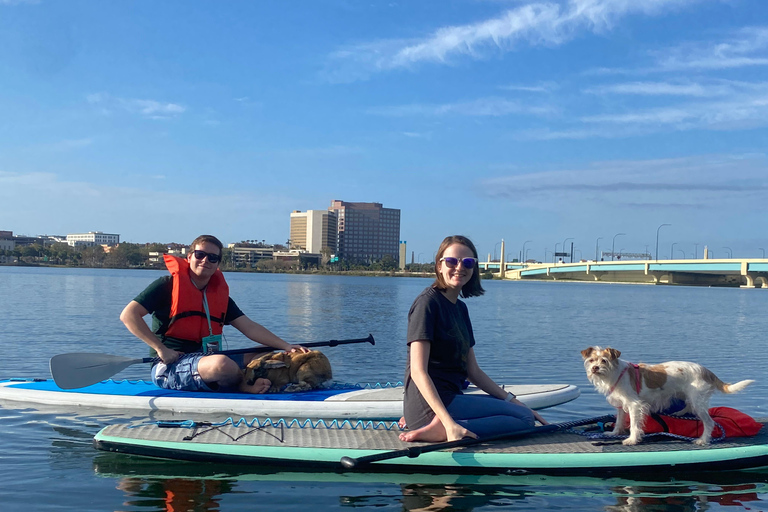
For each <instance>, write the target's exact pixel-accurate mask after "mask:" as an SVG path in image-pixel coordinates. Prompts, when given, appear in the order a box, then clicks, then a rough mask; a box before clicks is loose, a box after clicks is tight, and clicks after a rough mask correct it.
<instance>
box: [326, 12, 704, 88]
mask: <svg viewBox="0 0 768 512" xmlns="http://www.w3.org/2000/svg"><path fill="white" fill-rule="evenodd" d="M697 1H699V0H643V1H637V0H565V1H563V2H561V3H556V2H531V3H528V4H526V5H522V6H520V7H517V8H514V9H510V10H507V11H505V12H503V13H501V14H500V15H499V16H497V17H495V18H491V19H487V20H483V21H480V22H476V23H471V24H466V25H457V26H450V27H443V28H439V29H437V30H435V31H434V32H433V33H432V34H430V35H428V36H425V37H423V38H421V39H413V40H404V39H399V40H397V39H390V40H380V41H375V42H368V43H362V44H358V45H351V46H348V47H346V48H343V49H341V50H338V51H336V52H334V53H333V54H331V55H330V56H329V58H328V63H327V67H326V70H325V77H326V78H327V79H328V80H330V81H336V82H345V81H354V80H359V79H364V78H366V77H368V76H369V75H370V74H372V73H375V72H381V71H388V70H393V69H400V68H411V67H413V66H415V65H418V64H422V63H425V62H427V63H440V64H444V63H449V62H452V60H453V59H454V58H457V57H469V58H472V59H484V58H487V57H488V55H489V54H490V53H492V52H508V51H511V50H513V49H514V48H515V47H516V46H518V45H520V46H522V45H529V46H559V45H561V44H563V43H565V42H567V41H570V40H571V39H573V38H575V37H577V36H578V35H580V34H581V33H589V32H592V33H601V32H605V31H607V30H610V29H611V28H612V27H613V26H614V25H615V23H616V22H617V21H619V20H620V19H621V18H623V17H625V16H627V15H632V14H642V15H655V14H659V13H661V12H664V11H667V10H671V9H677V8H680V7H682V6H685V5H687V4H692V3H695V2H697Z"/></svg>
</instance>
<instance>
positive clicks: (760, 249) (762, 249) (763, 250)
mask: <svg viewBox="0 0 768 512" xmlns="http://www.w3.org/2000/svg"><path fill="white" fill-rule="evenodd" d="M760 250H761V251H763V259H765V249H763V248H762V247H761V248H760Z"/></svg>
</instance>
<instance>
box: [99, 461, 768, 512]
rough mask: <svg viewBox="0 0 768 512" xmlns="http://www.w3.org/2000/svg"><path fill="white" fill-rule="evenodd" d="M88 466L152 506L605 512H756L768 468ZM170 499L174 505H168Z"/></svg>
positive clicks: (129, 499)
mask: <svg viewBox="0 0 768 512" xmlns="http://www.w3.org/2000/svg"><path fill="white" fill-rule="evenodd" d="M241 469H242V472H240V470H241ZM94 471H95V473H96V474H97V475H99V476H100V477H104V478H112V479H115V481H116V482H117V483H116V485H117V488H118V489H119V490H121V491H122V492H123V493H124V505H125V506H133V507H136V509H141V510H160V511H168V510H194V511H198V510H200V511H218V510H220V505H221V497H220V495H224V494H227V495H228V498H227V500H228V501H229V498H230V497H232V496H234V495H239V496H242V497H247V496H258V497H259V498H258V500H259V507H260V508H264V507H267V506H278V507H279V506H280V505H284V504H285V503H284V501H285V500H288V499H290V498H289V497H288V496H285V495H283V494H281V491H280V490H281V489H284V488H288V489H291V490H293V491H295V493H297V494H302V493H303V495H304V497H305V499H308V500H312V501H313V503H314V504H315V506H317V507H321V508H322V507H323V506H329V507H333V508H335V507H334V502H335V505H336V506H340V507H342V508H348V507H353V508H358V509H387V510H391V509H397V510H402V511H409V512H427V511H438V510H456V511H473V510H474V511H488V510H499V509H500V508H501V509H514V510H544V509H550V510H554V509H559V510H600V511H605V512H634V511H641V510H642V511H656V510H658V511H660V512H661V511H673V512H677V511H679V512H688V511H690V512H693V511H701V510H715V509H718V510H719V509H721V508H724V507H741V508H744V509H751V510H762V508H761V507H760V503H761V499H762V500H764V499H765V494H766V492H768V472H726V473H705V474H701V475H698V476H695V477H693V478H690V479H687V480H685V481H676V480H674V479H664V478H658V479H656V480H657V481H654V477H652V476H649V477H648V480H647V481H644V480H631V479H620V478H608V479H603V478H590V477H552V476H543V475H495V476H494V475H428V474H413V475H407V474H394V473H335V472H332V471H326V472H300V471H296V472H293V471H284V472H283V471H276V470H273V469H270V468H262V469H255V468H253V467H252V466H249V467H245V466H243V467H238V466H231V465H223V464H201V463H191V462H178V461H159V460H153V459H148V458H142V457H136V456H125V455H120V454H112V453H99V454H98V455H97V456H96V457H95V458H94ZM169 500H172V501H169ZM185 500H189V501H185ZM169 504H170V505H172V506H173V507H174V508H168V506H169ZM193 504H194V508H192V507H193ZM185 506H186V507H187V508H184V507H185ZM164 507H165V508H164ZM131 510H133V509H131Z"/></svg>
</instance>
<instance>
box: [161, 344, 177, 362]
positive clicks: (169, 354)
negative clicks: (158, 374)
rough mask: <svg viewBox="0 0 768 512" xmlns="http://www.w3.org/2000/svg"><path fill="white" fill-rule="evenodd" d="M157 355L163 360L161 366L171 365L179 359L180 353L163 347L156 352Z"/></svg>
mask: <svg viewBox="0 0 768 512" xmlns="http://www.w3.org/2000/svg"><path fill="white" fill-rule="evenodd" d="M157 355H158V356H159V357H160V359H162V360H163V364H166V365H168V364H173V363H175V362H176V361H178V359H179V357H181V352H177V351H175V350H173V349H172V348H168V347H166V346H163V347H162V348H160V350H158V352H157Z"/></svg>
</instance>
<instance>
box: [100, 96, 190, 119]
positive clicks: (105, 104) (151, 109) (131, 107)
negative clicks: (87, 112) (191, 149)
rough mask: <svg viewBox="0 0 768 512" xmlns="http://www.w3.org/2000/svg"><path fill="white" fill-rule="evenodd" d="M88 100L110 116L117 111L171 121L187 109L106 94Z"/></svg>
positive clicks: (165, 103) (164, 103)
mask: <svg viewBox="0 0 768 512" xmlns="http://www.w3.org/2000/svg"><path fill="white" fill-rule="evenodd" d="M86 100H87V101H88V103H90V104H91V105H94V106H95V107H97V108H99V109H100V110H101V111H102V112H103V113H106V114H109V113H112V112H113V111H115V110H120V111H124V112H129V113H131V114H138V115H140V116H142V117H146V118H149V119H170V118H174V117H178V116H180V115H181V114H183V113H184V112H185V111H186V110H187V108H186V107H185V106H183V105H179V104H178V103H168V102H161V101H156V100H147V99H136V98H118V97H115V96H111V95H109V94H106V93H95V94H89V95H88V96H87V97H86Z"/></svg>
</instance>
